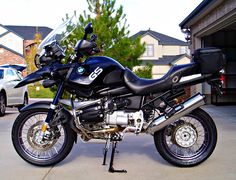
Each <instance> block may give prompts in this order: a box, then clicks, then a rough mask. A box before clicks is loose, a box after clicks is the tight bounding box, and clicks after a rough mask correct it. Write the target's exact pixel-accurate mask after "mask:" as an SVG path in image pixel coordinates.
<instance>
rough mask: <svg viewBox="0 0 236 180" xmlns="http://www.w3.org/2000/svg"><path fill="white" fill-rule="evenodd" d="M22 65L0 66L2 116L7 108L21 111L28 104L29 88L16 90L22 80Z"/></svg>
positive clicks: (0, 111)
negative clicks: (15, 108)
mask: <svg viewBox="0 0 236 180" xmlns="http://www.w3.org/2000/svg"><path fill="white" fill-rule="evenodd" d="M25 68H26V66H22V65H1V66H0V116H4V115H5V112H6V107H17V108H18V109H19V110H20V109H21V108H22V107H24V106H25V105H26V104H28V100H29V97H28V91H27V86H23V87H21V88H14V87H15V86H16V85H17V84H18V83H19V81H21V80H22V75H21V72H22V71H23V70H24V69H25Z"/></svg>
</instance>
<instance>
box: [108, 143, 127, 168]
mask: <svg viewBox="0 0 236 180" xmlns="http://www.w3.org/2000/svg"><path fill="white" fill-rule="evenodd" d="M116 144H117V141H114V142H112V151H111V160H110V165H109V170H108V171H109V172H110V173H127V171H126V170H124V169H122V170H116V169H114V167H113V162H114V156H115V151H116Z"/></svg>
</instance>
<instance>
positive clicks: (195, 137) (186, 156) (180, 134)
mask: <svg viewBox="0 0 236 180" xmlns="http://www.w3.org/2000/svg"><path fill="white" fill-rule="evenodd" d="M154 142H155V145H156V148H157V150H158V152H159V153H160V155H161V156H162V157H163V158H164V159H165V160H166V161H168V162H169V163H171V164H173V165H176V166H179V167H191V166H195V165H198V164H200V163H202V162H203V161H205V160H206V159H207V158H208V157H209V156H210V155H211V154H212V152H213V151H214V149H215V146H216V142H217V129H216V126H215V123H214V121H213V120H212V118H211V117H210V116H209V115H208V114H207V113H206V112H205V111H203V110H202V109H200V108H198V109H195V110H194V111H192V112H191V113H190V114H188V115H186V116H184V117H181V118H180V119H178V120H177V121H175V122H174V123H172V124H170V125H169V126H167V127H165V128H163V129H162V130H160V131H158V132H156V133H154Z"/></svg>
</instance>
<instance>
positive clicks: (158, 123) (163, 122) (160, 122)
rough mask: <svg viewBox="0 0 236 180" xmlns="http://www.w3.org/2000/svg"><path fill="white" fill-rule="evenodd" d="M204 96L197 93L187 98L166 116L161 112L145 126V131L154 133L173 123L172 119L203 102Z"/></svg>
mask: <svg viewBox="0 0 236 180" xmlns="http://www.w3.org/2000/svg"><path fill="white" fill-rule="evenodd" d="M204 99H205V96H204V95H202V94H200V93H198V94H196V95H194V96H193V97H191V98H189V99H187V100H186V101H184V102H183V103H182V104H180V105H178V106H176V107H175V108H174V112H175V113H174V114H173V115H171V116H169V117H168V113H167V114H163V115H161V116H159V117H157V118H156V119H154V120H153V121H152V122H151V123H150V124H149V125H148V127H147V133H150V134H154V133H155V132H156V131H159V130H160V129H162V128H164V127H165V126H167V125H169V124H171V123H173V122H174V121H176V120H178V119H179V118H181V117H182V116H185V115H186V114H189V113H190V112H191V111H193V110H194V109H196V108H198V107H200V106H202V105H204V104H205V100H204Z"/></svg>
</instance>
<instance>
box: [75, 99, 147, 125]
mask: <svg viewBox="0 0 236 180" xmlns="http://www.w3.org/2000/svg"><path fill="white" fill-rule="evenodd" d="M129 104H130V102H129V100H128V99H118V100H110V101H106V102H105V103H103V104H102V103H99V104H98V103H97V104H93V105H90V106H87V107H85V108H83V109H80V110H79V113H78V115H79V119H80V122H81V123H82V124H90V125H92V124H93V125H95V124H101V123H102V124H104V125H120V126H131V127H136V128H141V127H142V124H143V122H144V116H143V111H141V110H140V111H132V112H129V111H128V112H127V111H126V107H127V106H128V105H129Z"/></svg>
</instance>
